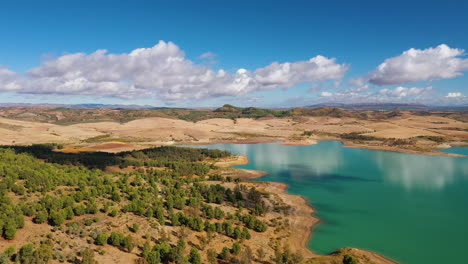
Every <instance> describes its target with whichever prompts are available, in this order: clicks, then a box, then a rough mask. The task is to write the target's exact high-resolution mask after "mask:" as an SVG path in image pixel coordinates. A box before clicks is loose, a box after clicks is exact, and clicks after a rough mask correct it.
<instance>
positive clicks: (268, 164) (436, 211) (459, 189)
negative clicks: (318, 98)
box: [202, 141, 468, 264]
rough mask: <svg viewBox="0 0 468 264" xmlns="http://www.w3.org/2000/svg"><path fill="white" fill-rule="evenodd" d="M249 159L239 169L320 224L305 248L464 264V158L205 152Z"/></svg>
mask: <svg viewBox="0 0 468 264" xmlns="http://www.w3.org/2000/svg"><path fill="white" fill-rule="evenodd" d="M202 147H208V148H217V149H224V150H229V151H231V152H233V153H236V154H247V155H248V156H249V159H250V161H251V163H250V164H247V165H242V166H237V167H239V168H247V169H257V170H263V171H266V172H269V173H270V174H269V175H267V176H265V177H262V178H260V179H259V180H265V181H281V182H284V183H287V184H288V185H289V189H288V192H290V193H293V194H299V195H303V196H304V197H306V198H307V199H308V200H309V201H310V203H311V204H312V206H313V207H314V208H315V209H316V211H317V212H316V216H317V217H318V218H320V219H321V220H322V222H321V223H320V224H319V225H317V226H316V227H315V228H314V232H313V235H312V238H311V240H310V242H309V247H310V248H311V249H312V250H314V251H316V252H318V253H330V252H332V251H333V250H335V249H338V248H342V247H357V248H364V249H369V250H373V251H376V252H379V253H381V254H384V255H386V256H388V257H390V258H393V259H395V260H397V261H400V262H402V263H406V264H441V263H468V158H459V157H437V156H424V155H414V154H404V153H396V152H388V151H378V150H369V149H358V148H345V147H342V144H341V143H340V142H337V141H320V142H319V144H317V145H311V146H283V145H278V144H274V143H271V144H256V145H236V144H218V145H209V146H202Z"/></svg>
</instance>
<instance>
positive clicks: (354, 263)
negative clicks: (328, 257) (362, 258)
mask: <svg viewBox="0 0 468 264" xmlns="http://www.w3.org/2000/svg"><path fill="white" fill-rule="evenodd" d="M343 264H359V262H358V260H357V259H356V258H355V257H353V256H351V255H344V256H343Z"/></svg>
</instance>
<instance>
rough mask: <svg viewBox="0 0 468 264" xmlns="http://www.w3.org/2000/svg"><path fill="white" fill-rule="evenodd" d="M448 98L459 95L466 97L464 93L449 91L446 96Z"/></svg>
mask: <svg viewBox="0 0 468 264" xmlns="http://www.w3.org/2000/svg"><path fill="white" fill-rule="evenodd" d="M445 97H447V98H458V97H464V95H463V94H462V93H448V94H447V96H445Z"/></svg>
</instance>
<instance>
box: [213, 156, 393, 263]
mask: <svg viewBox="0 0 468 264" xmlns="http://www.w3.org/2000/svg"><path fill="white" fill-rule="evenodd" d="M249 163H250V160H249V159H248V156H247V155H235V158H234V159H232V160H226V161H221V162H219V163H215V165H217V166H220V167H224V168H230V167H231V166H236V165H246V164H249ZM230 169H233V170H235V172H236V173H235V174H233V176H234V177H236V178H241V179H244V180H253V179H259V178H261V177H263V176H266V175H268V172H265V171H260V170H250V169H241V168H230ZM251 183H254V184H255V185H256V187H257V188H264V190H265V191H267V192H269V193H274V194H277V195H278V196H279V197H280V198H281V199H282V200H283V201H284V202H285V203H286V204H288V205H290V206H291V208H294V210H293V212H292V214H291V215H289V216H288V217H289V219H290V223H291V226H290V227H291V230H295V232H292V234H291V236H290V241H289V243H290V244H289V245H290V246H291V248H292V249H293V250H296V251H299V252H301V253H302V254H303V256H304V257H306V258H316V257H324V256H330V255H331V254H333V253H334V252H330V253H329V254H328V255H321V254H318V253H316V252H314V251H313V250H312V249H310V248H309V247H308V243H309V241H310V239H311V238H312V235H313V228H314V227H315V226H317V225H318V224H319V223H320V222H321V221H322V220H321V219H319V218H317V217H315V216H314V215H313V214H314V213H315V212H316V210H315V209H314V207H313V206H312V204H311V203H310V201H309V200H308V199H307V198H305V197H304V196H302V195H297V194H290V193H288V191H287V189H288V187H289V186H288V184H286V183H284V182H274V181H251ZM265 185H266V187H265ZM340 250H345V251H353V252H354V253H356V254H361V255H364V256H366V257H372V258H373V259H375V260H376V261H378V262H377V263H381V264H398V262H396V261H394V260H392V259H390V258H388V257H386V256H384V255H381V254H379V253H377V252H374V251H368V250H363V249H357V248H343V249H337V250H336V251H340Z"/></svg>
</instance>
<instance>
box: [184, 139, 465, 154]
mask: <svg viewBox="0 0 468 264" xmlns="http://www.w3.org/2000/svg"><path fill="white" fill-rule="evenodd" d="M322 140H333V141H339V142H341V143H343V145H344V146H343V147H347V148H363V149H372V150H383V151H392V152H399V153H408V154H417V155H427V156H442V157H468V156H467V155H461V154H455V153H448V152H441V151H437V150H438V149H445V148H435V149H433V150H432V151H430V150H424V151H421V150H414V149H407V148H399V147H392V146H372V145H366V144H362V143H361V144H359V143H355V142H353V141H351V140H345V139H341V138H337V137H328V136H327V137H316V138H313V139H304V140H302V139H301V140H289V139H279V138H271V137H258V138H248V139H236V140H212V141H208V142H193V141H188V142H180V143H177V144H175V145H216V144H249V145H250V144H263V143H278V144H280V145H288V146H308V145H315V144H317V143H318V141H322ZM458 144H459V143H458ZM447 145H448V146H450V147H452V145H450V144H449V143H447Z"/></svg>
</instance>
